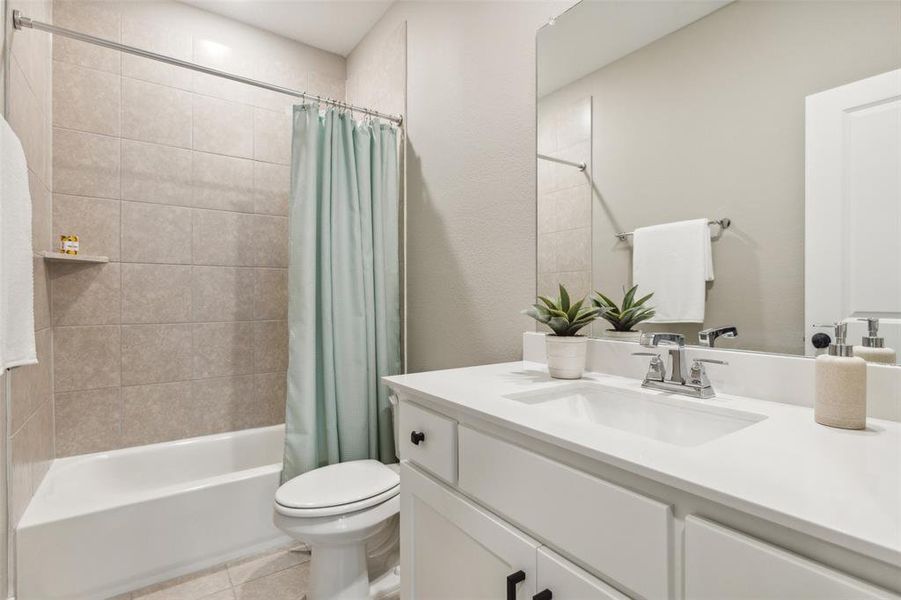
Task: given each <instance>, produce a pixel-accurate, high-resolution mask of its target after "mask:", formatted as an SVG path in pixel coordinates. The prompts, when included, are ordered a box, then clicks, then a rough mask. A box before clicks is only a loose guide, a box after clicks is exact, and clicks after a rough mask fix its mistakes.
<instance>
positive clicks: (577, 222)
mask: <svg viewBox="0 0 901 600" xmlns="http://www.w3.org/2000/svg"><path fill="white" fill-rule="evenodd" d="M555 196H556V212H557V219H556V223H557V228H558V229H560V230H566V229H579V228H584V227H585V226H586V224H588V223H590V222H591V191H590V188H589V187H588V184H584V185H579V186H576V187H571V188H567V189H565V190H561V191H559V192H557V193H556V194H555Z"/></svg>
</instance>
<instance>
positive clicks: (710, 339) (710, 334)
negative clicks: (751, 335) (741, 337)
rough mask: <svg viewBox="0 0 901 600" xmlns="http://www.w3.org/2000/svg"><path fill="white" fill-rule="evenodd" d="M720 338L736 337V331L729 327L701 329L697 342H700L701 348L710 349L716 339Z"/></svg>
mask: <svg viewBox="0 0 901 600" xmlns="http://www.w3.org/2000/svg"><path fill="white" fill-rule="evenodd" d="M721 337H729V338H734V337H738V329H736V328H735V327H733V326H731V325H730V326H728V327H711V328H710V329H702V330H701V331H699V332H698V342H700V344H701V345H702V346H709V347H711V348H713V346H714V345H715V344H716V338H721Z"/></svg>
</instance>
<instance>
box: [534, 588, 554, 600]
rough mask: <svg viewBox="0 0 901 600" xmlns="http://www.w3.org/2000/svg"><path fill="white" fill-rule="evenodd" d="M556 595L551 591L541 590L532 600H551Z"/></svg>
mask: <svg viewBox="0 0 901 600" xmlns="http://www.w3.org/2000/svg"><path fill="white" fill-rule="evenodd" d="M553 597H554V595H553V594H552V593H551V590H541V591H540V592H538V593H537V594H535V595H534V596H532V600H551V598H553Z"/></svg>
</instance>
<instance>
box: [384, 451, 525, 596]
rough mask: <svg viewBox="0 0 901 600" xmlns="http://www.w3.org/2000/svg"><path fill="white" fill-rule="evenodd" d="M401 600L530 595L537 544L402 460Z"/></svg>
mask: <svg viewBox="0 0 901 600" xmlns="http://www.w3.org/2000/svg"><path fill="white" fill-rule="evenodd" d="M400 490H401V492H400V500H401V509H400V514H401V570H402V573H403V575H402V576H401V597H402V598H403V600H444V599H447V600H460V599H461V598H465V599H466V600H480V599H483V598H484V599H485V600H488V599H490V600H498V599H500V598H509V597H510V596H509V595H508V593H507V590H508V587H507V586H508V583H507V577H508V576H509V575H511V574H514V573H517V572H518V571H522V572H523V573H524V575H525V577H524V579H522V581H520V582H518V583H515V584H513V586H512V588H513V590H514V595H513V597H514V598H516V600H530V599H531V598H532V596H533V595H534V594H535V558H536V550H537V549H538V543H537V542H535V540H533V539H531V538H529V537H528V536H526V535H523V534H522V533H520V532H518V531H517V530H515V529H513V528H512V527H510V526H509V525H507V524H506V523H504V522H502V521H501V520H500V519H498V518H497V517H495V516H494V515H491V514H490V513H487V512H485V511H484V510H482V509H481V508H479V507H477V506H476V505H474V504H472V503H471V502H469V501H468V500H465V499H464V498H463V497H462V496H459V495H458V494H456V493H454V492H452V491H451V490H449V489H448V488H446V487H444V486H443V485H442V484H440V483H438V482H437V481H435V480H433V479H430V478H429V477H428V476H426V475H423V474H422V473H421V472H420V471H418V470H417V469H416V468H415V467H413V466H411V465H410V464H409V463H407V462H406V461H404V462H403V463H401V467H400Z"/></svg>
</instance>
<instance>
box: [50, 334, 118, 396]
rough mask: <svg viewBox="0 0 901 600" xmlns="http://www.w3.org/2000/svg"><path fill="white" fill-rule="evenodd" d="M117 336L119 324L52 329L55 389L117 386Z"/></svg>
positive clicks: (71, 389) (56, 390) (70, 389)
mask: <svg viewBox="0 0 901 600" xmlns="http://www.w3.org/2000/svg"><path fill="white" fill-rule="evenodd" d="M119 336H120V331H119V326H118V325H91V326H84V327H56V328H54V330H53V383H54V391H55V392H69V391H75V390H91V389H97V388H103V387H113V386H118V385H119V382H120V360H121V359H120V356H121V348H120V342H119V340H120V337H119Z"/></svg>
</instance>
